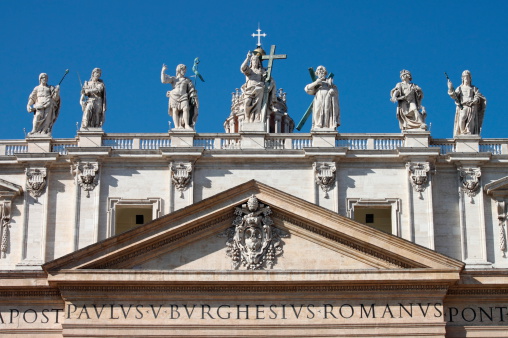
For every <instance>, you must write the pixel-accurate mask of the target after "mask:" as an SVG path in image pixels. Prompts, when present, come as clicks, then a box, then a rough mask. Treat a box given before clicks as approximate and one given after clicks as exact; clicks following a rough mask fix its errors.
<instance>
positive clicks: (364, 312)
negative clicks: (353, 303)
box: [360, 304, 376, 318]
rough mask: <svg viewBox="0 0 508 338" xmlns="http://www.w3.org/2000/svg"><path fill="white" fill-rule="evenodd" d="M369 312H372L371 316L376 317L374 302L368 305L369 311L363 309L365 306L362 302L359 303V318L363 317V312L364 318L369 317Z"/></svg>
mask: <svg viewBox="0 0 508 338" xmlns="http://www.w3.org/2000/svg"><path fill="white" fill-rule="evenodd" d="M371 313H372V318H376V311H375V309H374V304H371V305H370V310H369V312H367V310H365V306H364V305H363V304H360V318H363V314H365V317H366V318H369V316H370V314H371Z"/></svg>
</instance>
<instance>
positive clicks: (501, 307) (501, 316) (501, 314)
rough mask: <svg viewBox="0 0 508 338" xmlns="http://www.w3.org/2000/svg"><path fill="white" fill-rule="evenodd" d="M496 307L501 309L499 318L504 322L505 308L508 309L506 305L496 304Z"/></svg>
mask: <svg viewBox="0 0 508 338" xmlns="http://www.w3.org/2000/svg"><path fill="white" fill-rule="evenodd" d="M495 309H499V318H501V319H500V320H499V321H500V322H504V316H503V309H508V307H506V306H496V307H495Z"/></svg>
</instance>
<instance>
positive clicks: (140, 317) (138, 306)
mask: <svg viewBox="0 0 508 338" xmlns="http://www.w3.org/2000/svg"><path fill="white" fill-rule="evenodd" d="M139 308H143V305H141V304H140V305H136V311H137V312H138V313H139V317H138V316H137V315H136V317H134V318H136V319H142V318H143V312H141V310H140V309H139Z"/></svg>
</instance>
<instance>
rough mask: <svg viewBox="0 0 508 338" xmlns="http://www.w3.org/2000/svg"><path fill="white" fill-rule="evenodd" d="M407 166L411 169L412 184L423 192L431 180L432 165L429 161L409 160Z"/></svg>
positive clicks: (418, 190) (416, 189)
mask: <svg viewBox="0 0 508 338" xmlns="http://www.w3.org/2000/svg"><path fill="white" fill-rule="evenodd" d="M406 168H407V170H408V171H409V179H410V181H411V185H412V186H413V188H414V190H415V191H416V192H419V193H421V192H423V191H425V188H426V187H427V184H428V181H429V176H428V175H429V171H430V165H429V163H428V162H408V163H406Z"/></svg>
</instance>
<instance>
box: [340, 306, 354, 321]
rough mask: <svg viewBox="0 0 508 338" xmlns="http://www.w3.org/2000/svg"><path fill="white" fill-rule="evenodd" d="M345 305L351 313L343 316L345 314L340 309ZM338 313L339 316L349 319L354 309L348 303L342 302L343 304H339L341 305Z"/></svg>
mask: <svg viewBox="0 0 508 338" xmlns="http://www.w3.org/2000/svg"><path fill="white" fill-rule="evenodd" d="M345 306H346V307H349V310H348V311H350V312H351V314H350V315H349V316H345V315H344V314H343V313H342V309H343V308H344V307H345ZM339 314H340V316H341V317H342V318H346V319H349V318H351V317H353V315H354V314H355V310H354V309H353V307H352V306H351V305H350V304H343V305H341V307H340V308H339Z"/></svg>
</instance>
